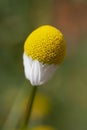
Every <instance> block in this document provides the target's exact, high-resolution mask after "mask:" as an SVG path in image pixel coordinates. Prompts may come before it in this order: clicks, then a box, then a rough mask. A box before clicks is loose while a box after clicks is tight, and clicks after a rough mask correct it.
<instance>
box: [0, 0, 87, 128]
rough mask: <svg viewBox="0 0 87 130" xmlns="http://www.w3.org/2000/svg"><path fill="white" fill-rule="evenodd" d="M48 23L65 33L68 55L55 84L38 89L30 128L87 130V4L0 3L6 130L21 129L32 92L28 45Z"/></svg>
mask: <svg viewBox="0 0 87 130" xmlns="http://www.w3.org/2000/svg"><path fill="white" fill-rule="evenodd" d="M43 24H50V25H53V26H55V27H57V28H59V29H60V30H61V31H62V32H63V34H64V36H65V39H66V43H67V54H66V58H65V61H64V63H63V64H62V65H61V67H60V68H59V69H58V70H57V72H56V74H55V75H54V77H53V78H52V80H50V81H49V82H48V83H46V84H45V85H43V86H42V87H39V88H38V93H37V99H36V104H35V106H34V107H35V108H34V110H33V111H34V112H32V113H33V114H32V118H31V121H30V124H29V125H30V126H31V127H36V126H41V125H49V126H51V127H54V128H55V129H56V130H87V37H86V35H87V2H86V0H61V1H60V0H0V130H1V129H2V128H3V129H4V130H12V129H13V128H19V126H20V123H21V118H22V114H23V112H24V107H25V106H26V100H27V96H29V95H30V92H31V89H32V88H31V85H30V83H29V81H27V80H26V79H25V76H24V71H23V64H22V55H23V45H24V41H25V39H26V37H27V36H28V34H29V33H30V32H31V31H32V30H33V29H35V28H37V27H38V26H40V25H43ZM41 106H42V107H41Z"/></svg>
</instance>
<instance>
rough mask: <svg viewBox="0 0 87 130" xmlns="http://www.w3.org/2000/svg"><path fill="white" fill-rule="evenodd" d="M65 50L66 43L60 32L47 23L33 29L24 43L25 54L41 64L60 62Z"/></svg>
mask: <svg viewBox="0 0 87 130" xmlns="http://www.w3.org/2000/svg"><path fill="white" fill-rule="evenodd" d="M65 51H66V44H65V40H64V37H63V35H62V33H61V32H60V31H59V30H58V29H56V28H55V27H52V26H49V25H44V26H41V27H39V28H37V29H36V30H35V31H33V32H32V33H31V34H30V35H29V36H28V38H27V40H26V41H25V45H24V52H25V54H26V55H27V56H30V57H32V59H33V60H38V61H40V62H41V63H43V64H60V63H61V62H62V61H63V59H64V56H65Z"/></svg>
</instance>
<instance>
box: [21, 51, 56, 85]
mask: <svg viewBox="0 0 87 130" xmlns="http://www.w3.org/2000/svg"><path fill="white" fill-rule="evenodd" d="M23 65H24V72H25V76H26V78H27V79H28V80H30V82H31V84H32V85H33V86H37V85H41V84H44V83H45V82H46V81H48V80H49V79H50V78H51V77H52V76H53V74H54V72H55V71H56V69H57V68H58V66H57V65H54V64H51V65H48V64H45V65H43V64H42V63H40V62H39V61H38V60H32V58H31V57H28V56H27V55H26V54H25V53H24V54H23Z"/></svg>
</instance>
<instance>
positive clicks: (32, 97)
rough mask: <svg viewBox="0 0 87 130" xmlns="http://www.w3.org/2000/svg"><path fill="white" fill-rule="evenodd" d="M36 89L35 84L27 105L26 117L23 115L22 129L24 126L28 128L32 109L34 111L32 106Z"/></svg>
mask: <svg viewBox="0 0 87 130" xmlns="http://www.w3.org/2000/svg"><path fill="white" fill-rule="evenodd" d="M36 90H37V86H33V89H32V92H31V95H30V97H29V99H28V103H27V106H26V110H25V114H24V117H23V124H22V129H23V128H27V125H28V122H29V120H30V116H31V111H32V106H33V102H34V98H35V94H36Z"/></svg>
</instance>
